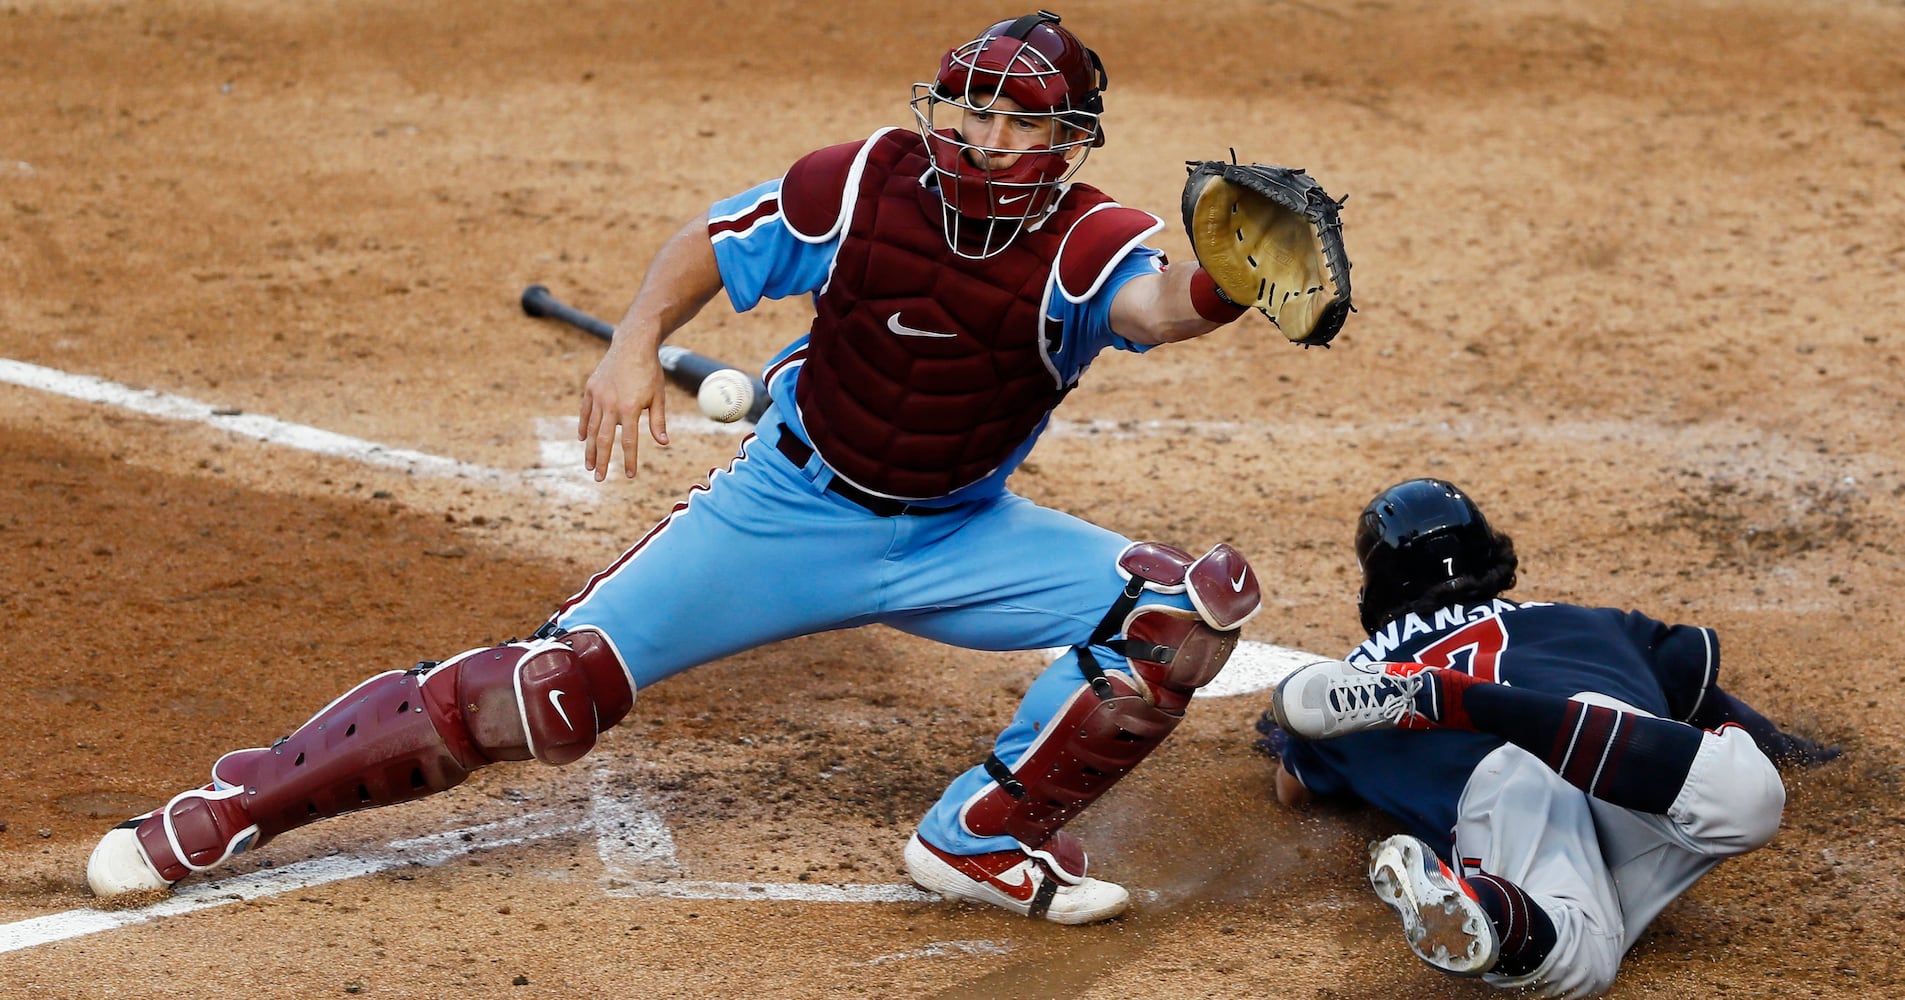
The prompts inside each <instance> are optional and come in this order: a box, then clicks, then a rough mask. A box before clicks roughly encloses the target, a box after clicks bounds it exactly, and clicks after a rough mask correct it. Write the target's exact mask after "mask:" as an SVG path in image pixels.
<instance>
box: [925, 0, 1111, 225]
mask: <svg viewBox="0 0 1905 1000" xmlns="http://www.w3.org/2000/svg"><path fill="white" fill-rule="evenodd" d="M1058 20H1059V18H1058V15H1057V14H1054V13H1052V12H1050V11H1044V10H1041V11H1039V12H1038V13H1036V14H1027V15H1025V16H1024V17H1020V18H1016V19H1014V20H1010V21H1000V22H998V23H997V24H994V25H992V26H991V27H989V28H986V29H985V30H984V31H981V32H980V33H979V37H977V38H975V39H973V40H972V41H970V42H967V43H965V44H964V45H961V46H959V47H958V48H955V49H952V50H951V51H949V52H947V53H946V55H945V58H943V59H942V60H940V64H939V75H938V76H937V77H935V78H934V80H933V82H931V83H916V84H914V85H913V99H912V108H913V117H914V119H915V120H916V121H917V122H918V124H919V133H920V137H921V138H922V139H924V140H925V141H926V148H927V151H928V153H929V154H930V155H931V157H932V164H933V167H932V174H933V177H934V179H936V180H937V181H938V183H939V194H940V200H941V202H942V205H943V213H944V216H945V222H946V242H947V245H948V246H950V247H951V248H952V250H953V252H954V253H957V254H959V255H960V256H962V257H973V258H984V257H990V256H992V255H993V254H996V253H998V252H999V251H1001V250H1003V249H1005V247H1006V246H1007V245H1008V244H1010V243H1011V242H1012V239H1013V238H1014V237H1016V236H1017V235H1018V234H1019V233H1020V232H1021V231H1022V230H1023V229H1024V228H1025V227H1026V226H1027V225H1028V224H1030V223H1031V222H1033V221H1034V220H1037V219H1039V218H1041V217H1043V216H1044V215H1045V213H1046V212H1047V211H1049V210H1050V209H1051V207H1052V206H1053V205H1054V204H1055V203H1056V202H1057V201H1058V197H1059V194H1060V186H1061V185H1063V184H1064V183H1065V181H1066V180H1068V179H1069V178H1070V177H1071V176H1072V174H1074V173H1076V172H1077V170H1078V168H1079V167H1080V166H1082V165H1083V164H1084V162H1085V156H1086V154H1087V153H1088V152H1089V150H1090V149H1091V148H1092V147H1094V146H1102V145H1104V144H1105V134H1104V129H1103V127H1102V126H1101V125H1100V124H1099V116H1100V115H1101V114H1102V113H1103V111H1104V100H1103V98H1102V96H1101V93H1102V91H1103V90H1104V89H1105V85H1106V83H1107V80H1106V78H1105V70H1104V64H1103V63H1102V62H1101V61H1100V60H1099V58H1098V54H1097V53H1096V52H1093V51H1092V50H1090V49H1088V48H1086V47H1085V46H1084V43H1082V42H1080V41H1079V40H1078V37H1077V36H1076V35H1073V34H1072V33H1071V32H1070V31H1068V30H1066V29H1064V28H1061V27H1059V24H1058ZM1001 97H1004V98H1008V99H1010V100H1011V101H1012V102H1013V103H1014V104H1017V105H1018V106H1019V108H1020V109H1022V110H1013V111H1010V112H1009V114H1010V115H1011V116H1012V117H1013V118H1033V119H1046V120H1049V122H1050V125H1051V130H1050V140H1049V141H1048V142H1047V143H1046V144H1043V145H1040V146H1035V147H1033V148H1032V149H1029V150H1022V149H1007V148H1000V147H996V146H983V145H979V144H977V143H975V142H973V141H971V139H969V138H968V137H967V136H965V135H963V134H962V133H961V131H960V129H959V128H958V125H959V124H960V122H961V120H962V119H963V118H964V116H965V115H967V114H970V113H979V114H986V113H992V112H993V109H994V108H995V106H997V104H998V101H999V99H1000V98H1001ZM1074 151H1076V153H1075V155H1074ZM1005 154H1010V155H1016V156H1017V159H1015V160H1013V161H1012V163H1011V164H1010V165H1009V166H1005V167H1001V168H999V169H987V168H986V167H985V166H983V165H982V164H984V163H985V162H987V158H988V157H989V156H997V155H1005Z"/></svg>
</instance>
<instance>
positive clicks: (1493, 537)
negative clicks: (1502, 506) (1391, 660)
mask: <svg viewBox="0 0 1905 1000" xmlns="http://www.w3.org/2000/svg"><path fill="white" fill-rule="evenodd" d="M1501 542H1502V540H1501V538H1500V536H1498V535H1497V534H1496V533H1495V532H1494V531H1493V530H1491V529H1490V528H1489V526H1488V521H1487V519H1486V518H1484V517H1482V509H1481V508H1480V507H1477V506H1475V501H1473V500H1470V499H1469V498H1468V494H1466V493H1463V492H1462V491H1461V490H1460V489H1458V488H1456V486H1455V485H1454V484H1453V483H1449V482H1446V481H1444V480H1441V479H1411V480H1408V481H1407V482H1402V483H1398V484H1396V485H1394V486H1391V487H1389V488H1388V489H1386V490H1383V491H1382V492H1381V493H1378V494H1376V498H1375V499H1374V500H1371V501H1369V504H1368V506H1366V507H1364V508H1363V513H1362V517H1361V518H1360V519H1359V520H1358V521H1357V524H1356V563H1357V565H1359V566H1361V567H1362V571H1363V589H1362V594H1361V595H1360V596H1359V597H1358V599H1357V601H1358V611H1359V612H1360V613H1361V615H1362V622H1363V628H1364V629H1366V630H1368V631H1370V632H1374V631H1376V630H1377V629H1378V628H1381V627H1382V626H1383V625H1384V624H1385V623H1387V622H1388V621H1389V620H1390V619H1391V618H1394V617H1396V616H1398V615H1399V614H1400V613H1401V610H1402V608H1403V607H1404V606H1405V605H1407V604H1409V603H1410V602H1411V601H1414V600H1416V599H1417V598H1420V597H1422V596H1423V595H1424V594H1426V593H1428V592H1429V590H1431V589H1432V588H1434V587H1438V586H1441V585H1443V584H1446V583H1449V582H1450V581H1452V580H1457V579H1461V578H1463V577H1478V576H1481V575H1483V574H1485V573H1487V572H1488V571H1490V570H1491V569H1493V568H1495V566H1496V564H1497V562H1498V561H1499V560H1500V559H1501V558H1502V556H1503V554H1504V552H1503V546H1502V544H1501ZM1507 552H1508V553H1509V555H1508V558H1511V559H1512V558H1513V556H1512V552H1513V549H1512V547H1511V548H1508V549H1507ZM1511 572H1512V570H1511ZM1511 580H1512V577H1511Z"/></svg>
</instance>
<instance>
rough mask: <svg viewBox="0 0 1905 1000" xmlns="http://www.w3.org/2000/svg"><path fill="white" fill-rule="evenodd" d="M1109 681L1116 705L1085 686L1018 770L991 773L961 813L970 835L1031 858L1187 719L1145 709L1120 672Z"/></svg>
mask: <svg viewBox="0 0 1905 1000" xmlns="http://www.w3.org/2000/svg"><path fill="white" fill-rule="evenodd" d="M1105 680H1106V682H1107V683H1108V684H1109V685H1110V687H1111V688H1112V697H1110V698H1099V697H1098V695H1097V694H1096V693H1095V692H1093V691H1092V689H1091V687H1090V686H1089V685H1081V686H1080V687H1079V688H1078V690H1077V691H1075V692H1073V694H1072V696H1071V697H1070V698H1069V699H1067V700H1066V702H1065V704H1064V705H1063V706H1062V707H1061V708H1060V709H1059V711H1058V715H1057V717H1055V718H1054V719H1053V720H1052V721H1051V722H1050V723H1049V724H1047V725H1046V726H1045V728H1044V730H1043V731H1042V732H1041V733H1040V734H1039V737H1038V739H1037V740H1035V741H1033V743H1032V745H1031V747H1029V748H1027V750H1026V752H1025V754H1024V755H1023V756H1022V757H1020V759H1019V760H1018V762H1017V763H1016V764H1014V765H1012V766H1011V767H1009V768H1007V767H1005V766H1004V762H1002V761H1001V762H999V765H1000V766H999V768H998V769H994V768H993V767H991V766H988V767H987V772H988V773H989V774H991V775H992V776H993V779H994V781H995V782H997V784H996V785H994V786H993V787H992V788H989V789H987V790H986V791H985V792H983V793H981V794H980V795H979V796H977V797H976V798H974V799H973V801H972V802H970V803H968V804H967V805H966V807H965V809H964V810H962V811H961V816H960V820H961V822H963V823H964V824H965V827H966V829H967V830H969V831H971V832H972V833H973V834H974V835H976V836H981V837H991V836H998V835H1000V834H1004V835H1007V836H1010V837H1012V838H1013V839H1015V840H1017V841H1018V842H1019V843H1021V844H1024V845H1025V846H1026V847H1027V848H1030V849H1034V850H1036V849H1038V848H1041V847H1043V846H1045V845H1047V844H1048V842H1050V841H1052V839H1053V835H1054V834H1056V833H1057V832H1058V829H1059V828H1060V827H1062V826H1064V825H1065V824H1066V823H1067V822H1069V821H1070V820H1071V818H1072V817H1074V816H1076V815H1078V814H1079V813H1080V812H1082V811H1083V810H1084V809H1085V807H1086V806H1089V805H1091V804H1092V803H1093V802H1095V801H1097V800H1098V797H1099V796H1100V795H1103V794H1104V793H1105V791H1106V790H1107V789H1109V788H1110V787H1111V786H1112V785H1113V784H1115V783H1116V782H1117V781H1118V779H1119V778H1122V777H1124V776H1125V775H1126V774H1127V773H1129V772H1130V770H1131V769H1132V768H1134V767H1136V766H1138V763H1139V762H1140V761H1142V760H1143V759H1144V758H1145V757H1146V755H1148V754H1150V752H1151V751H1152V750H1153V749H1155V748H1156V747H1157V745H1158V744H1159V743H1162V742H1163V741H1164V737H1166V736H1168V735H1170V732H1171V730H1173V729H1175V728H1176V727H1177V724H1178V722H1179V721H1180V720H1181V719H1182V716H1180V715H1173V714H1170V713H1167V712H1164V711H1161V710H1159V709H1158V708H1156V707H1155V706H1153V705H1152V704H1151V703H1150V702H1148V701H1146V700H1145V698H1144V696H1143V694H1142V693H1141V692H1140V690H1139V688H1138V687H1137V685H1135V684H1134V683H1132V680H1131V678H1129V677H1128V676H1126V675H1125V674H1124V673H1123V672H1122V671H1120V672H1116V673H1111V674H1106V675H1105ZM994 760H995V761H996V760H997V758H994ZM989 763H990V762H989ZM1000 771H1005V775H1004V780H1001V777H1000V773H999V772H1000ZM1014 789H1016V791H1017V794H1014ZM1079 874H1080V875H1081V876H1082V875H1083V872H1082V871H1080V872H1079Z"/></svg>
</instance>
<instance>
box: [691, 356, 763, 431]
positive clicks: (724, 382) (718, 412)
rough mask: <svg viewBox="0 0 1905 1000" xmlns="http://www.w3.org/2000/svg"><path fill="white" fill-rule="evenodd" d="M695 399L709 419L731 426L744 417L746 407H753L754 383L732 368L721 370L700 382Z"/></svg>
mask: <svg viewBox="0 0 1905 1000" xmlns="http://www.w3.org/2000/svg"><path fill="white" fill-rule="evenodd" d="M695 398H696V399H697V400H698V401H699V402H700V403H701V412H703V413H705V414H707V415H708V416H709V418H710V419H713V420H719V421H720V422H722V423H724V424H731V423H733V422H734V421H736V420H739V419H741V418H742V417H744V416H746V415H747V410H748V407H750V406H753V405H754V383H753V382H751V381H749V380H748V377H747V376H746V375H743V374H741V373H740V372H738V371H735V370H734V369H732V368H723V369H721V370H720V371H718V372H714V373H713V374H710V375H709V376H708V377H707V378H704V379H702V380H701V389H700V391H699V392H698V393H696V396H695Z"/></svg>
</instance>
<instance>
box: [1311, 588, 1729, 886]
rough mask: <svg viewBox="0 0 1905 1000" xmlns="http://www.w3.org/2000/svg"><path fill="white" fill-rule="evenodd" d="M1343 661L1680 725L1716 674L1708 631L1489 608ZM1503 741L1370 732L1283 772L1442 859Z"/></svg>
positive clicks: (1327, 744)
mask: <svg viewBox="0 0 1905 1000" xmlns="http://www.w3.org/2000/svg"><path fill="white" fill-rule="evenodd" d="M1345 658H1346V659H1348V660H1349V661H1350V662H1352V663H1361V662H1369V661H1389V662H1416V663H1426V664H1428V665H1430V666H1434V667H1448V668H1451V669H1455V670H1461V671H1463V672H1464V673H1469V674H1473V675H1475V676H1476V677H1477V678H1478V679H1480V680H1485V681H1494V682H1496V683H1500V684H1508V685H1511V686H1513V687H1518V688H1526V689H1528V690H1533V691H1546V692H1549V693H1551V694H1558V695H1562V696H1572V695H1576V694H1580V693H1582V692H1586V691H1593V692H1598V693H1600V694H1603V695H1607V696H1609V697H1613V698H1618V699H1620V700H1621V701H1624V702H1626V703H1627V704H1629V705H1633V706H1634V707H1636V708H1639V709H1641V710H1643V711H1646V712H1650V713H1652V714H1654V715H1658V716H1661V717H1663V718H1670V719H1678V720H1685V719H1687V718H1688V717H1690V716H1691V715H1693V713H1694V712H1695V711H1696V710H1697V709H1698V708H1699V706H1700V702H1701V700H1702V699H1704V698H1705V697H1706V694H1707V692H1708V691H1709V690H1710V689H1711V688H1712V686H1713V683H1714V680H1715V678H1716V676H1717V675H1718V673H1719V666H1720V643H1719V637H1718V636H1716V635H1715V634H1714V633H1713V630H1711V629H1705V628H1697V627H1693V626H1688V625H1667V624H1664V623H1662V622H1659V621H1656V620H1654V619H1652V618H1649V617H1647V616H1646V615H1643V614H1641V613H1640V612H1638V611H1619V610H1616V609H1614V608H1584V607H1579V606H1576V605H1572V604H1547V603H1542V602H1539V601H1530V602H1526V603H1519V604H1518V603H1514V602H1512V601H1505V600H1500V599H1497V600H1495V601H1493V602H1491V603H1489V604H1486V605H1478V606H1475V607H1468V608H1465V607H1462V606H1460V605H1456V606H1453V607H1449V608H1444V609H1442V610H1441V611H1438V612H1435V613H1434V614H1429V615H1415V614H1411V615H1405V616H1404V617H1402V618H1400V619H1398V620H1396V621H1393V622H1390V623H1389V624H1388V625H1386V626H1384V627H1383V630H1382V631H1381V632H1378V633H1376V634H1375V635H1372V636H1370V637H1369V639H1368V640H1367V641H1365V642H1364V643H1363V644H1362V645H1360V646H1358V647H1356V648H1355V649H1354V650H1352V651H1351V652H1350V654H1349V655H1348V656H1347V657H1345ZM1503 742H1504V741H1503V740H1502V739H1500V738H1499V737H1495V736H1490V735H1488V734H1486V733H1471V732H1460V731H1456V730H1447V729H1436V730H1429V731H1420V730H1378V731H1373V732H1366V733H1357V734H1354V735H1351V736H1345V737H1342V738H1340V739H1335V740H1326V741H1322V742H1317V743H1304V742H1300V741H1299V742H1293V743H1292V744H1291V746H1290V749H1289V750H1288V752H1287V753H1285V755H1284V761H1283V763H1284V766H1285V767H1287V768H1289V770H1290V772H1291V773H1293V774H1295V775H1296V776H1297V778H1299V779H1300V780H1301V781H1302V782H1303V785H1304V787H1306V788H1308V789H1309V790H1310V791H1312V792H1314V793H1316V794H1317V795H1320V796H1328V795H1342V794H1350V795H1354V796H1356V797H1358V798H1361V799H1363V800H1364V801H1366V802H1368V803H1370V804H1371V805H1374V806H1376V807H1377V808H1380V809H1382V810H1383V811H1384V812H1387V813H1389V814H1390V815H1392V816H1394V817H1396V818H1397V819H1399V820H1401V821H1402V822H1403V823H1404V824H1405V825H1406V826H1407V827H1408V828H1409V830H1410V832H1411V833H1413V834H1415V835H1416V836H1418V837H1421V838H1422V839H1423V840H1425V841H1427V842H1428V843H1429V844H1430V845H1432V846H1434V847H1435V848H1436V850H1438V851H1441V852H1446V851H1447V849H1448V846H1449V844H1450V843H1451V842H1452V841H1453V839H1454V830H1455V812H1456V804H1457V803H1458V802H1459V801H1460V799H1461V796H1462V789H1463V787H1464V786H1466V785H1467V784H1468V777H1469V773H1470V772H1472V771H1473V770H1474V769H1475V766H1476V765H1477V764H1479V763H1481V760H1482V758H1483V757H1486V756H1487V755H1488V754H1490V753H1493V752H1494V751H1495V749H1496V748H1498V747H1500V746H1502V744H1503Z"/></svg>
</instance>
